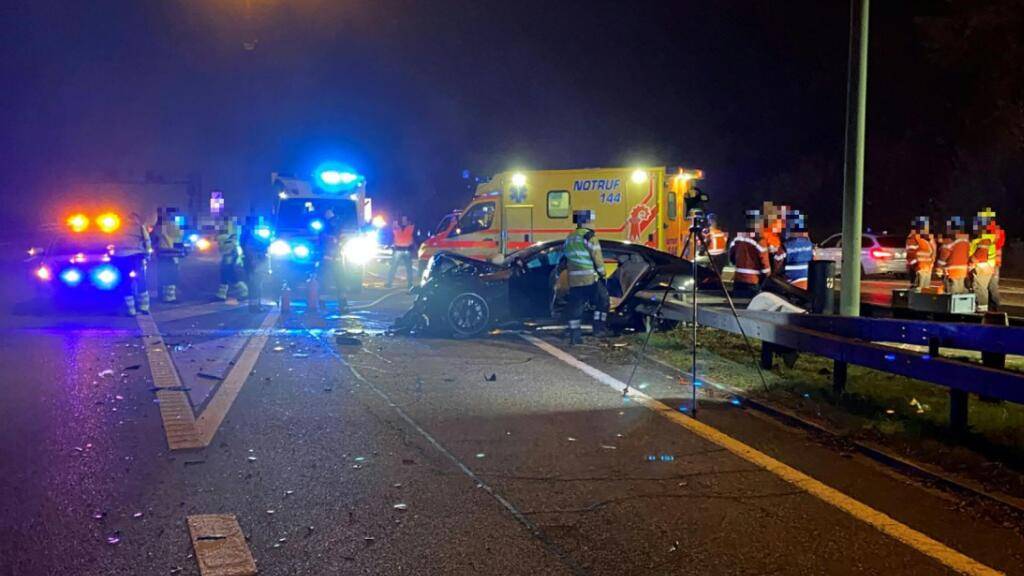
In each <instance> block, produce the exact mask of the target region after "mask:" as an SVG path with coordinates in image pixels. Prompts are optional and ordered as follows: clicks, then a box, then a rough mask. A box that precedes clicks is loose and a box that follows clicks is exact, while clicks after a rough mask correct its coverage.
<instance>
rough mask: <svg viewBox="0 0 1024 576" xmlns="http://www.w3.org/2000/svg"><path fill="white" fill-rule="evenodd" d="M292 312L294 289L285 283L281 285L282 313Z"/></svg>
mask: <svg viewBox="0 0 1024 576" xmlns="http://www.w3.org/2000/svg"><path fill="white" fill-rule="evenodd" d="M291 310H292V289H291V288H289V287H288V283H287V282H285V283H284V284H282V285H281V313H282V314H287V313H288V312H291Z"/></svg>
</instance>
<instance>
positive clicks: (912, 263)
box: [907, 231, 935, 272]
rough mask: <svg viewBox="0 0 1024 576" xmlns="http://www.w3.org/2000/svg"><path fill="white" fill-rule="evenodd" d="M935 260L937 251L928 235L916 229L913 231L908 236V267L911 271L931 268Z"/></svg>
mask: <svg viewBox="0 0 1024 576" xmlns="http://www.w3.org/2000/svg"><path fill="white" fill-rule="evenodd" d="M934 260H935V252H934V250H933V249H932V242H931V240H930V239H929V238H928V236H927V235H922V234H918V233H917V232H916V231H915V232H911V233H910V235H909V236H907V268H909V269H910V271H911V272H917V271H918V270H931V268H932V263H933V262H934Z"/></svg>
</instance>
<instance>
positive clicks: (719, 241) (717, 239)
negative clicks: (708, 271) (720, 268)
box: [708, 228, 729, 256]
mask: <svg viewBox="0 0 1024 576" xmlns="http://www.w3.org/2000/svg"><path fill="white" fill-rule="evenodd" d="M728 246H729V233H728V232H726V231H724V230H720V229H718V228H712V229H711V230H709V231H708V254H709V255H711V256H720V255H722V254H725V251H726V250H728Z"/></svg>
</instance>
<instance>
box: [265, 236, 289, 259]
mask: <svg viewBox="0 0 1024 576" xmlns="http://www.w3.org/2000/svg"><path fill="white" fill-rule="evenodd" d="M270 253H271V254H272V255H274V256H287V255H288V254H291V253H292V247H291V244H288V243H287V242H285V241H284V240H274V241H273V242H271V243H270Z"/></svg>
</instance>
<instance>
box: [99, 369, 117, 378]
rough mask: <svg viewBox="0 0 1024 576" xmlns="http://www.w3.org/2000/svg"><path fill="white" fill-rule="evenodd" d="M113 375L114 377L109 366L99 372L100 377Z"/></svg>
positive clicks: (111, 376)
mask: <svg viewBox="0 0 1024 576" xmlns="http://www.w3.org/2000/svg"><path fill="white" fill-rule="evenodd" d="M113 377H114V371H113V370H112V369H110V368H107V369H106V370H104V371H102V372H100V378H113Z"/></svg>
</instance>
